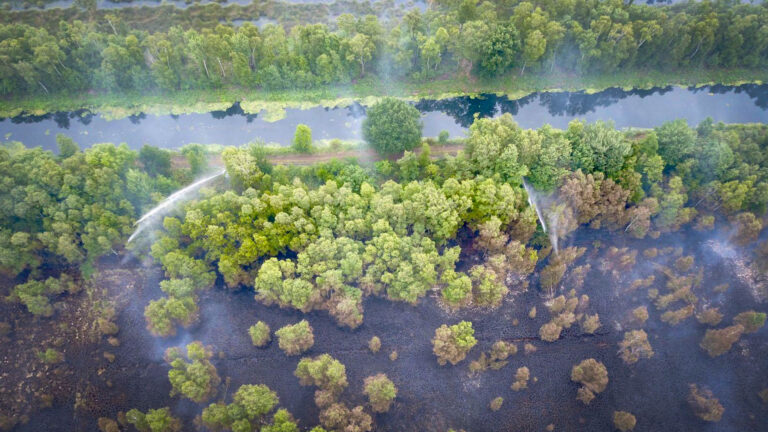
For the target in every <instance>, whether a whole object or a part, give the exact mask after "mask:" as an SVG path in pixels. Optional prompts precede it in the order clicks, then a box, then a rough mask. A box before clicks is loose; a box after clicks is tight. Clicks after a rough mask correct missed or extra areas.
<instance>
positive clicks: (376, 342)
mask: <svg viewBox="0 0 768 432" xmlns="http://www.w3.org/2000/svg"><path fill="white" fill-rule="evenodd" d="M368 349H370V350H371V352H372V353H374V354H375V353H377V352H379V350H380V349H381V339H379V337H378V336H374V337H372V338H371V340H370V341H368Z"/></svg>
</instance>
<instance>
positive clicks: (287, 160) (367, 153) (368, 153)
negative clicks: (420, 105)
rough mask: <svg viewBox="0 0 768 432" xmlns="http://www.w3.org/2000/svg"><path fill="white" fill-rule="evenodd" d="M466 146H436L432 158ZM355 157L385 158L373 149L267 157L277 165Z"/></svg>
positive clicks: (419, 150) (456, 151)
mask: <svg viewBox="0 0 768 432" xmlns="http://www.w3.org/2000/svg"><path fill="white" fill-rule="evenodd" d="M462 148H464V146H463V145H461V144H450V145H445V146H435V147H432V148H431V149H430V151H431V153H432V158H437V157H442V156H445V155H456V154H457V153H458V152H459V150H461V149H462ZM414 153H416V154H419V153H421V149H416V150H414ZM346 158H355V159H358V160H360V161H377V160H381V159H383V157H382V156H380V155H379V154H378V153H376V152H375V151H374V150H372V149H358V150H347V151H341V152H335V153H317V154H289V155H274V156H268V157H267V159H268V160H269V161H270V162H272V163H273V164H277V165H312V164H314V163H318V162H328V161H331V160H334V159H346Z"/></svg>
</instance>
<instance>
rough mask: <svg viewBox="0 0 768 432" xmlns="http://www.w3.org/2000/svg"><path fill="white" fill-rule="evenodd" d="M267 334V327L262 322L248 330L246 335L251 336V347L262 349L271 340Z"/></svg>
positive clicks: (268, 330)
mask: <svg viewBox="0 0 768 432" xmlns="http://www.w3.org/2000/svg"><path fill="white" fill-rule="evenodd" d="M269 332H270V329H269V325H267V323H265V322H264V321H259V322H257V323H256V324H254V325H252V326H251V327H250V328H249V329H248V334H249V335H251V341H252V342H253V345H254V346H257V347H263V346H265V345H267V344H268V343H269V341H271V340H272V337H271V336H270V334H269Z"/></svg>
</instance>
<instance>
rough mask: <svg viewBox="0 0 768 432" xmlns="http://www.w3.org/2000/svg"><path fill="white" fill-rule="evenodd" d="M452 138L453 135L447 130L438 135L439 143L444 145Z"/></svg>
mask: <svg viewBox="0 0 768 432" xmlns="http://www.w3.org/2000/svg"><path fill="white" fill-rule="evenodd" d="M450 138H451V134H450V133H448V131H447V130H441V131H440V134H438V135H437V142H439V143H440V144H442V145H445V144H448V140H449V139H450Z"/></svg>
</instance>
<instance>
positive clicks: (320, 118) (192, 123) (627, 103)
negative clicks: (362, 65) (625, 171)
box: [0, 84, 768, 150]
mask: <svg viewBox="0 0 768 432" xmlns="http://www.w3.org/2000/svg"><path fill="white" fill-rule="evenodd" d="M415 106H416V108H418V109H419V111H420V112H421V114H422V120H423V123H424V136H437V135H438V134H439V133H440V131H443V130H445V131H448V132H449V133H450V135H451V136H452V137H458V136H463V135H464V134H465V133H466V129H467V128H468V127H469V125H470V124H471V123H472V120H473V118H474V116H475V115H477V116H480V117H493V116H499V115H501V114H503V113H510V114H512V115H513V116H514V117H515V120H516V121H517V122H518V123H519V124H520V126H522V127H524V128H539V127H541V126H543V125H544V124H550V125H552V126H554V127H557V128H565V127H567V125H568V123H569V122H570V121H572V120H574V119H583V120H586V121H588V122H594V121H597V120H605V121H613V122H614V123H615V124H616V126H617V127H620V128H626V127H639V128H651V127H655V126H658V125H660V124H662V123H663V122H665V121H668V120H672V119H677V118H684V119H686V120H687V121H688V122H689V123H690V124H691V125H695V124H697V123H699V122H701V121H702V120H704V119H706V118H707V117H712V118H713V119H714V120H715V121H722V122H726V123H754V122H768V85H765V84H763V85H756V84H747V85H742V86H738V87H730V86H721V85H716V86H706V87H700V88H680V87H666V88H654V89H650V90H631V91H624V90H621V89H617V88H611V89H608V90H604V91H601V92H598V93H593V94H587V93H585V92H554V93H534V94H531V95H528V96H526V97H523V98H521V99H509V98H507V97H504V96H495V95H484V96H481V97H476V98H472V97H456V98H451V99H443V100H421V101H419V102H417V103H416V104H415ZM364 118H365V107H364V106H361V105H359V104H353V105H351V106H348V107H344V108H322V107H315V108H310V109H305V110H301V109H288V110H286V115H285V117H284V118H282V119H280V120H277V121H272V122H270V121H267V120H265V119H264V116H263V115H259V114H246V113H244V112H243V110H242V109H241V108H240V106H239V105H238V104H235V105H233V106H232V107H231V108H229V109H228V110H226V111H214V112H210V113H203V114H184V115H147V114H141V115H136V116H131V117H127V118H122V119H118V120H107V119H105V118H104V117H103V116H101V115H99V114H94V113H91V112H88V111H77V112H59V113H53V114H47V115H43V116H19V117H14V118H10V119H8V118H5V119H0V136H2V137H3V138H4V139H5V140H11V141H21V142H23V143H24V144H26V145H27V146H41V147H43V148H44V149H49V150H54V149H55V148H56V135H57V134H59V133H63V134H65V135H68V136H70V137H72V138H73V139H74V140H75V141H76V142H78V143H79V144H80V146H81V147H89V146H91V145H93V144H95V143H100V142H114V143H121V142H125V143H127V144H128V145H129V146H130V147H131V148H134V149H137V148H140V147H141V146H142V145H144V144H150V145H154V146H158V147H163V148H179V147H181V146H183V145H185V144H188V143H201V144H222V145H235V146H237V145H243V144H245V143H248V142H252V141H256V140H261V141H263V142H267V143H278V144H279V145H288V144H289V143H290V142H291V139H292V138H293V134H294V131H295V129H296V126H297V125H298V124H301V123H303V124H306V125H308V126H309V127H310V128H311V129H312V135H313V138H314V139H315V140H318V139H333V138H339V139H343V140H354V139H360V138H361V125H362V122H363V119H364Z"/></svg>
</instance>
